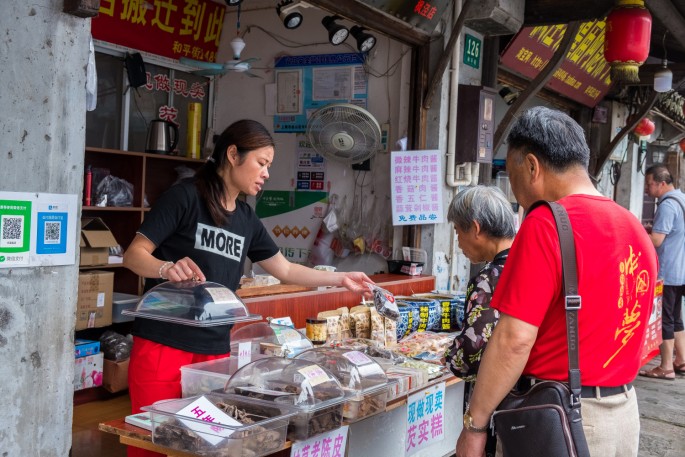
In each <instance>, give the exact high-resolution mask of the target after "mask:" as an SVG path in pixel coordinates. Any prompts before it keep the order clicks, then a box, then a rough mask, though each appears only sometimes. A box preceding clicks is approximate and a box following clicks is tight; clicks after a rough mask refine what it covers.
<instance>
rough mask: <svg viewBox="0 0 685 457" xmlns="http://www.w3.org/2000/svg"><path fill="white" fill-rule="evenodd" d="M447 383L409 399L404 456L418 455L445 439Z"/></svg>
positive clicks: (420, 392)
mask: <svg viewBox="0 0 685 457" xmlns="http://www.w3.org/2000/svg"><path fill="white" fill-rule="evenodd" d="M444 417H445V383H444V382H441V383H440V384H436V385H434V386H431V387H429V388H427V389H424V390H421V391H419V392H417V393H415V394H413V395H410V396H409V398H408V399H407V432H406V433H405V436H406V441H405V446H404V450H405V452H404V455H405V456H410V455H414V454H416V453H417V452H418V451H420V450H421V449H423V448H426V447H428V446H430V445H432V444H434V443H437V442H438V441H442V440H443V439H444V438H445V427H444V425H445V424H444Z"/></svg>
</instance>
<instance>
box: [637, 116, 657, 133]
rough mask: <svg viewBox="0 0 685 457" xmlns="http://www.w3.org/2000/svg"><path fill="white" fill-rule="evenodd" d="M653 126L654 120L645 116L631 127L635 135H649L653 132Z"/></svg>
mask: <svg viewBox="0 0 685 457" xmlns="http://www.w3.org/2000/svg"><path fill="white" fill-rule="evenodd" d="M654 128H655V127H654V122H652V120H651V119H649V118H647V117H643V118H642V119H640V122H638V123H637V125H636V126H635V128H634V129H633V133H635V135H637V136H649V135H651V134H652V133H654Z"/></svg>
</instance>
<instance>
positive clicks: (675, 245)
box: [640, 164, 685, 380]
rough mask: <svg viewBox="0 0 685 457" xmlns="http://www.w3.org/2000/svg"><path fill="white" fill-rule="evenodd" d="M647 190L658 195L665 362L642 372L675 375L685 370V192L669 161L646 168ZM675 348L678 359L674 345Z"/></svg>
mask: <svg viewBox="0 0 685 457" xmlns="http://www.w3.org/2000/svg"><path fill="white" fill-rule="evenodd" d="M645 192H646V193H647V195H649V196H650V197H653V198H658V199H659V201H658V205H659V207H658V209H657V211H656V214H655V215H654V224H653V226H652V231H651V233H650V234H649V237H650V238H651V240H652V243H654V247H655V248H656V252H657V254H658V256H659V278H663V280H664V296H663V301H662V303H663V314H662V327H661V335H662V337H663V342H662V343H661V346H659V352H660V353H661V364H660V365H659V366H657V367H654V368H653V369H651V370H648V371H640V376H646V377H648V378H657V379H668V380H672V379H675V375H676V373H679V374H685V331H683V316H682V309H683V305H682V300H683V294H684V293H685V194H683V193H682V192H681V191H680V189H676V188H675V186H674V185H673V177H672V176H671V173H669V171H668V168H666V166H665V165H661V164H656V165H652V166H651V167H649V168H648V169H647V171H646V172H645ZM674 348H675V361H674V360H673V349H674Z"/></svg>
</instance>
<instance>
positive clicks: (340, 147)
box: [307, 103, 381, 163]
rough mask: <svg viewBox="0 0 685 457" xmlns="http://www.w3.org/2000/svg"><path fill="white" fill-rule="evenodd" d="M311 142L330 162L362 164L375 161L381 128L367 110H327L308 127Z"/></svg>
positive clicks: (345, 107)
mask: <svg viewBox="0 0 685 457" xmlns="http://www.w3.org/2000/svg"><path fill="white" fill-rule="evenodd" d="M307 139H308V140H309V142H310V144H311V145H312V148H313V149H314V150H315V151H316V152H318V153H319V154H321V155H323V156H324V157H326V158H329V159H333V160H337V161H339V162H344V163H359V162H363V161H365V160H367V159H369V158H371V157H372V156H373V155H374V154H376V152H378V150H379V148H380V146H381V128H380V126H379V125H378V122H377V121H376V119H374V117H373V116H372V115H371V113H369V112H368V111H366V110H365V109H363V108H360V107H358V106H356V105H351V104H347V103H339V104H333V105H327V106H324V107H322V108H320V109H318V110H317V111H315V112H314V113H313V114H312V115H311V117H310V118H309V122H308V123H307Z"/></svg>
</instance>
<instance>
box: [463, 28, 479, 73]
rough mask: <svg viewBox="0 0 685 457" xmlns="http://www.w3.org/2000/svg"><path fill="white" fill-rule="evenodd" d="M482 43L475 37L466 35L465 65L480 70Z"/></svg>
mask: <svg viewBox="0 0 685 457" xmlns="http://www.w3.org/2000/svg"><path fill="white" fill-rule="evenodd" d="M481 47H482V42H481V41H480V40H479V39H478V38H476V37H475V36H473V35H469V34H468V33H467V34H466V39H465V40H464V63H465V64H466V65H468V66H469V67H473V68H476V69H478V67H479V64H480V50H481Z"/></svg>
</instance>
